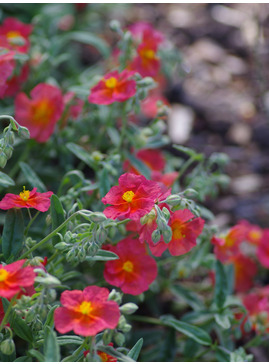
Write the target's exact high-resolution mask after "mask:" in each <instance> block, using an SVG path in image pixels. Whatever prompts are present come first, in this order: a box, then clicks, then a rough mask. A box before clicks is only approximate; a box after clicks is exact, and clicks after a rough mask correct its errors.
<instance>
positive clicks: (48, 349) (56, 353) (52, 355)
mask: <svg viewBox="0 0 269 364" xmlns="http://www.w3.org/2000/svg"><path fill="white" fill-rule="evenodd" d="M44 359H45V360H44V361H52V362H59V361H60V348H59V344H58V342H57V336H56V334H55V332H54V331H53V330H52V329H51V328H50V327H46V328H45V337H44Z"/></svg>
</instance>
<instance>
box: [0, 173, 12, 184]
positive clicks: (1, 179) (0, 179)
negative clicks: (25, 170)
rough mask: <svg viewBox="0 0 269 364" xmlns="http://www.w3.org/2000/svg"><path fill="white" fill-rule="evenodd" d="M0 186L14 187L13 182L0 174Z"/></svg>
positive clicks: (5, 175)
mask: <svg viewBox="0 0 269 364" xmlns="http://www.w3.org/2000/svg"><path fill="white" fill-rule="evenodd" d="M0 186H2V187H9V186H15V182H14V181H13V179H12V178H10V177H9V176H8V175H7V174H5V173H3V172H0Z"/></svg>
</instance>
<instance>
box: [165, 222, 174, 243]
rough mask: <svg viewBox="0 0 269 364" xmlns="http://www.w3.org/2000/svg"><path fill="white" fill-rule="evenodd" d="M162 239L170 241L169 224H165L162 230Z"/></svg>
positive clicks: (170, 230) (166, 241) (170, 231)
mask: <svg viewBox="0 0 269 364" xmlns="http://www.w3.org/2000/svg"><path fill="white" fill-rule="evenodd" d="M162 233H163V240H164V242H165V243H166V244H168V243H170V241H171V239H172V235H173V232H172V229H171V227H170V226H167V227H166V229H165V230H163V232H162Z"/></svg>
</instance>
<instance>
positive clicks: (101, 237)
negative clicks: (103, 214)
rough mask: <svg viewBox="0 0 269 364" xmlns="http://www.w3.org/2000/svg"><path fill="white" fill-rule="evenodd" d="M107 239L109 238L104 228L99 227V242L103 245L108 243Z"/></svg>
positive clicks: (97, 232) (97, 238) (97, 236)
mask: <svg viewBox="0 0 269 364" xmlns="http://www.w3.org/2000/svg"><path fill="white" fill-rule="evenodd" d="M106 238H107V232H106V230H105V229H104V228H102V227H99V229H98V230H97V231H96V240H97V242H98V243H100V244H103V243H104V242H105V241H106Z"/></svg>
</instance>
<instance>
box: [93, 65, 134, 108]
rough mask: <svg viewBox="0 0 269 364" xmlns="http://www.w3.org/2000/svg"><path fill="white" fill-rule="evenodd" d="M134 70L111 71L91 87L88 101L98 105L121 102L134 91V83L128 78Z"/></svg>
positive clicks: (128, 97)
mask: <svg viewBox="0 0 269 364" xmlns="http://www.w3.org/2000/svg"><path fill="white" fill-rule="evenodd" d="M133 74H134V72H130V71H127V70H124V71H123V72H121V73H119V72H118V71H112V72H110V73H107V74H106V75H105V76H104V77H103V79H102V80H101V81H100V82H99V83H98V84H97V85H96V86H94V87H93V88H92V89H91V93H90V96H89V102H90V103H92V104H98V105H109V104H112V103H113V102H116V101H117V102H123V101H126V100H128V99H130V98H131V97H133V96H134V95H135V93H136V83H135V81H134V80H130V77H132V76H133Z"/></svg>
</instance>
